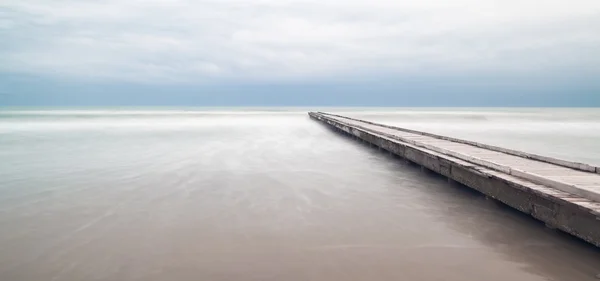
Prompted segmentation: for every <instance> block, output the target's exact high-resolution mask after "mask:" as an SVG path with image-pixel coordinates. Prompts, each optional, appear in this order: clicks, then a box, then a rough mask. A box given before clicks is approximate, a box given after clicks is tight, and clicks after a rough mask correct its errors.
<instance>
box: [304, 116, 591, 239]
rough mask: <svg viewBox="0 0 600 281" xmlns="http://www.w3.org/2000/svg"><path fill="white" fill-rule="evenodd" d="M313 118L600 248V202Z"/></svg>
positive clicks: (325, 119) (342, 123) (377, 135)
mask: <svg viewBox="0 0 600 281" xmlns="http://www.w3.org/2000/svg"><path fill="white" fill-rule="evenodd" d="M309 116H310V118H312V119H314V120H317V121H319V122H321V123H323V124H325V125H327V126H328V127H329V128H331V129H333V130H334V131H336V132H339V133H341V134H343V135H346V136H350V137H353V138H356V139H358V140H361V141H363V142H366V143H369V144H370V145H373V146H376V147H379V148H380V149H383V150H386V151H388V152H390V153H391V154H394V155H397V156H399V157H402V158H404V159H406V160H408V161H411V162H413V163H416V164H418V165H420V166H421V167H424V168H426V169H428V170H430V171H433V172H435V173H438V174H440V175H443V176H445V177H447V178H448V179H449V180H452V181H455V182H458V183H461V184H463V185H465V186H467V187H470V188H472V189H475V190H477V191H478V192H480V193H482V194H484V195H486V196H488V197H489V198H493V199H495V200H497V201H499V202H502V203H504V204H506V205H508V206H510V207H512V208H514V209H516V210H519V211H521V212H523V213H525V214H528V215H530V216H531V217H533V218H535V219H537V220H540V221H542V222H544V223H545V224H546V225H547V226H548V227H551V228H555V229H558V230H561V231H564V232H566V233H569V234H571V235H573V236H575V237H578V238H580V239H582V240H584V241H587V242H589V243H591V244H593V245H595V246H597V247H600V212H598V211H597V210H598V204H599V203H597V202H593V201H590V200H588V199H585V198H580V197H577V196H575V195H572V194H568V193H566V192H563V191H560V190H556V189H553V188H549V187H547V186H544V185H540V184H535V183H532V182H530V181H527V180H525V179H522V178H518V177H515V176H513V175H509V174H505V173H502V172H500V171H497V170H493V169H490V168H486V167H482V166H479V165H476V164H473V163H469V162H466V161H464V160H461V159H458V158H455V157H452V156H448V155H444V154H442V153H438V152H435V151H433V150H430V149H427V148H423V147H418V146H415V145H411V144H409V143H405V142H402V141H399V140H397V139H393V138H389V137H386V136H385V135H380V134H377V133H374V132H370V131H366V130H363V129H361V128H356V127H353V126H350V125H348V124H346V123H344V122H342V121H339V120H334V119H332V118H328V117H327V116H324V115H321V114H319V113H313V112H311V113H309ZM594 172H595V171H594Z"/></svg>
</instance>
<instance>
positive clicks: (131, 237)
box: [0, 109, 600, 281]
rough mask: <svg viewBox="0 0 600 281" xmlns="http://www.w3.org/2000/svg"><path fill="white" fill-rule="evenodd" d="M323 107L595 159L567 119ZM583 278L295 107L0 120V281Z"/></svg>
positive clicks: (530, 230) (571, 250) (599, 258)
mask: <svg viewBox="0 0 600 281" xmlns="http://www.w3.org/2000/svg"><path fill="white" fill-rule="evenodd" d="M330 111H337V112H348V113H349V114H348V115H353V116H355V117H361V118H365V119H371V120H373V121H381V122H387V123H394V124H396V125H398V124H399V125H406V126H409V127H413V128H414V129H430V131H435V132H438V133H446V132H447V133H452V134H454V135H455V136H459V137H465V138H470V139H475V140H480V141H484V140H490V141H494V142H495V144H500V145H502V144H506V145H509V146H513V147H516V148H520V147H519V145H520V144H522V145H523V147H531V148H535V149H537V150H536V152H539V153H544V152H548V153H544V154H552V153H553V155H559V156H560V155H567V154H568V155H575V156H574V158H578V159H580V160H589V161H585V162H595V163H599V162H600V161H598V160H599V159H600V157H598V151H599V150H598V145H600V136H599V135H598V134H600V133H599V132H600V129H599V128H600V125H599V121H598V119H593V118H592V119H589V120H588V119H585V120H587V121H581V120H582V119H581V118H582V117H577V116H579V115H578V114H579V113H578V112H577V111H576V112H574V113H573V114H572V115H571V117H572V119H566V120H563V119H560V118H559V119H558V120H553V119H552V120H550V121H548V120H546V121H543V120H544V119H536V118H538V117H535V116H537V115H536V114H538V113H534V114H533V115H532V114H530V113H529V112H522V113H519V112H518V111H511V112H506V111H501V110H500V111H498V112H496V111H489V112H480V113H477V114H475V115H474V116H473V117H471V119H469V118H467V119H465V118H462V117H456V116H462V115H464V114H467V115H469V114H472V113H465V111H459V112H454V113H449V112H447V111H443V112H444V113H442V114H441V117H440V116H438V117H436V116H437V115H440V113H439V111H436V112H434V113H431V112H430V111H423V110H422V111H421V112H419V111H417V110H412V111H411V113H406V111H404V110H403V111H401V112H400V111H395V112H390V110H387V111H382V110H378V111H376V110H373V111H368V110H352V111H351V112H350V111H345V109H337V110H336V109H333V110H330ZM541 112H542V113H539V114H545V115H549V116H555V114H554V113H549V112H547V111H544V110H541ZM503 114H509V115H510V117H509V118H508V120H509V121H506V120H505V119H502V118H506V117H505V116H504V115H503ZM590 114H591V115H594V114H595V115H596V116H598V113H597V111H591V113H590ZM499 115H500V116H503V117H501V118H500V119H501V121H498V120H499V119H498V118H499V117H498V116H499ZM449 116H450V117H449ZM452 116H454V117H452ZM532 116H533V117H532ZM573 116H575V117H573ZM411 118H412V119H411ZM461 118H462V119H464V120H463V123H462V124H461V123H460V121H457V120H459V119H461ZM586 118H591V117H589V116H588V117H586ZM415 120H417V121H415ZM465 120H466V121H465ZM502 120H504V121H502ZM548 122H550V123H548ZM509 124H510V126H509ZM557 124H562V125H561V126H562V127H560V128H561V129H560V130H558V129H557V128H556V126H558V125H557ZM542 136H544V137H542ZM569 136H571V138H569ZM548 138H550V140H549V139H548ZM567 139H571V140H572V141H569V142H567V141H565V140H567ZM586 149H590V150H589V151H586ZM598 273H600V252H599V251H598V250H597V249H595V248H593V247H590V246H589V245H587V244H585V243H582V242H579V241H578V240H576V239H572V238H571V237H569V236H567V235H563V234H560V233H557V232H554V231H551V230H548V229H546V228H545V227H544V226H543V225H541V224H539V223H537V222H535V221H534V220H532V219H530V218H528V217H526V216H522V215H520V214H518V213H517V212H514V211H512V210H509V209H508V208H506V207H502V206H499V205H497V204H496V203H494V202H492V201H489V200H485V199H484V198H483V197H482V196H479V195H478V194H476V193H474V192H471V191H470V190H468V189H467V188H464V187H461V186H457V185H451V184H448V183H447V182H446V181H445V179H443V178H440V177H435V176H432V175H427V174H423V173H421V172H420V171H419V169H417V168H416V167H412V166H410V165H407V164H404V163H403V162H401V161H398V160H397V159H394V158H392V157H390V156H389V155H386V154H383V153H379V152H378V151H375V150H373V149H370V148H368V147H365V146H363V145H361V144H359V143H356V142H354V141H352V140H350V139H347V138H343V137H341V136H339V135H337V134H334V133H333V132H332V131H330V130H328V129H327V128H325V127H324V126H322V125H320V124H318V123H316V122H314V121H311V120H310V119H309V118H308V117H307V115H306V112H305V111H303V110H290V109H286V110H278V111H265V110H262V111H256V110H255V111H247V110H246V111H244V110H218V111H217V110H177V109H171V110H154V109H153V110H143V109H136V110H133V109H129V110H127V109H121V110H112V109H105V110H99V109H95V110H84V109H80V110H35V111H32V110H26V111H23V110H19V111H16V110H4V111H0V280H10V281H37V280H44V281H46V280H68V281H75V280H120V281H121V280H122V281H126V280H149V281H155V280H156V281H158V280H161V281H162V280H174V281H179V280H182V281H183V280H257V281H259V280H260V281H262V280H289V281H294V280H327V281H329V280H344V281H350V280H444V281H453V280H457V281H458V280H460V281H463V280H465V281H470V280H472V281H480V280H489V281H495V280H498V281H506V280H564V281H577V280H595V277H594V276H595V275H596V274H598Z"/></svg>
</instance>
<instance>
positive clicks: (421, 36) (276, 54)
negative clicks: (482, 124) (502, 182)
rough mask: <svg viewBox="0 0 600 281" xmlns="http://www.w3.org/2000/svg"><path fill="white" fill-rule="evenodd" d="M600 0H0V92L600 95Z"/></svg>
mask: <svg viewBox="0 0 600 281" xmlns="http://www.w3.org/2000/svg"><path fill="white" fill-rule="evenodd" d="M599 77H600V1H598V0H570V1H564V0H558V1H557V0H544V1H541V0H503V1H495V0H420V1H400V0H396V1H391V0H390V1H382V0H346V1H339V0H196V1H187V0H171V1H168V0H148V1H141V0H77V1H73V0H3V1H0V106H3V105H4V106H20V105H24V106H27V105H32V106H46V105H48V106H70V105H73V106H105V105H106V106H113V105H152V106H156V105H168V106H174V105H185V106H189V105H198V106H237V105H240V106H268V105H285V106H293V105H298V106H311V105H330V106H336V105H340V106H600V78H599Z"/></svg>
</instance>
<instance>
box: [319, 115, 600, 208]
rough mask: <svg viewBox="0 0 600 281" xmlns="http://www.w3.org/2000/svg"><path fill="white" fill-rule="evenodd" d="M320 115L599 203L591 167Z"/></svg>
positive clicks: (597, 177) (599, 184) (599, 188)
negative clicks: (587, 169) (582, 168)
mask: <svg viewBox="0 0 600 281" xmlns="http://www.w3.org/2000/svg"><path fill="white" fill-rule="evenodd" d="M324 115H326V116H328V117H329V118H332V119H335V120H338V121H340V122H344V123H347V124H348V125H352V126H357V127H361V128H364V129H366V130H369V131H372V132H376V133H381V134H383V135H385V136H388V137H392V138H395V139H398V140H401V141H404V142H407V143H410V144H412V145H416V146H420V147H423V148H427V149H430V150H433V151H436V152H439V153H442V154H445V155H449V156H453V157H456V158H459V159H462V160H465V161H468V162H471V163H474V164H478V165H481V166H484V167H487V168H491V169H493V170H497V171H500V172H503V173H506V174H510V175H514V176H517V177H520V178H524V179H527V180H529V181H531V182H534V183H537V184H542V185H546V186H548V187H552V188H556V189H558V190H561V191H564V192H568V193H572V194H575V195H579V196H582V197H585V198H588V199H591V200H594V201H596V202H600V174H599V173H596V169H597V168H595V167H592V169H591V170H594V172H592V171H582V170H578V169H573V168H569V167H565V166H561V165H558V164H553V163H548V162H543V161H539V160H534V159H530V158H527V157H524V156H519V155H514V154H507V153H504V152H500V151H495V150H491V149H487V148H483V147H478V146H475V145H471V144H466V143H459V142H456V141H452V140H449V139H447V138H446V139H442V138H440V137H433V136H427V135H423V134H418V132H416V131H414V132H409V131H405V130H401V129H394V128H392V127H390V126H385V125H382V124H376V123H372V122H367V121H363V120H357V119H353V118H348V117H343V116H338V115H331V114H324ZM565 162H566V161H565ZM577 164H579V163H577ZM579 165H582V164H579ZM588 167H590V166H588Z"/></svg>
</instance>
